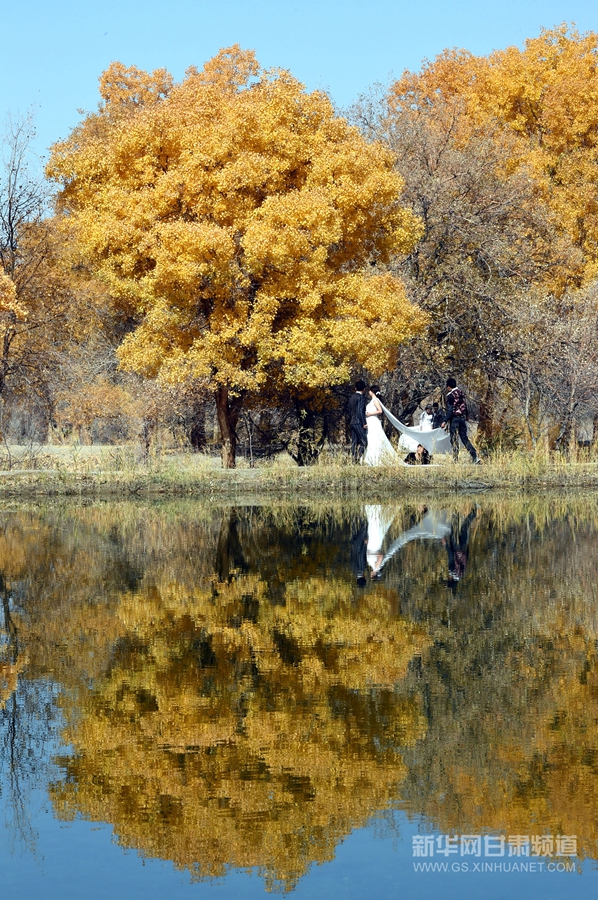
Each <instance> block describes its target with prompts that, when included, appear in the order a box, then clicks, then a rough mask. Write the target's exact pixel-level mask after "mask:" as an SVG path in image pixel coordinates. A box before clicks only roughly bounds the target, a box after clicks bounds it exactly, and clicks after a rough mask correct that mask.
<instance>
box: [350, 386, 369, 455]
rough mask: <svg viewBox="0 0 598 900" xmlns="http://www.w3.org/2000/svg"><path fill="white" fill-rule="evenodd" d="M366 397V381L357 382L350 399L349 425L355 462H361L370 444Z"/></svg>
mask: <svg viewBox="0 0 598 900" xmlns="http://www.w3.org/2000/svg"><path fill="white" fill-rule="evenodd" d="M367 403H368V402H367V400H366V397H365V382H364V381H361V379H360V380H359V381H356V382H355V393H354V394H353V396H352V397H351V399H350V400H349V416H350V419H349V425H350V427H351V456H352V457H353V462H360V461H361V458H362V456H363V454H364V453H365V450H366V447H367V445H368V435H367V431H366V429H367V427H368V426H367V420H366V415H365V408H366V406H367Z"/></svg>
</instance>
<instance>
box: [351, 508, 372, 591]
mask: <svg viewBox="0 0 598 900" xmlns="http://www.w3.org/2000/svg"><path fill="white" fill-rule="evenodd" d="M367 542H368V523H367V521H366V520H365V519H363V518H359V519H358V520H357V524H356V527H355V529H354V531H353V535H352V536H351V569H352V570H353V574H354V575H355V579H356V581H357V584H358V586H359V587H365V584H366V577H365V570H366V566H367V556H366V550H367Z"/></svg>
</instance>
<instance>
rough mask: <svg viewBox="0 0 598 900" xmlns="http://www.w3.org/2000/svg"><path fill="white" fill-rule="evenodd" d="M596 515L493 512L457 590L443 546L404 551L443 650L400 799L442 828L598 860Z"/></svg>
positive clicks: (562, 505) (432, 657)
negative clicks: (526, 841)
mask: <svg viewBox="0 0 598 900" xmlns="http://www.w3.org/2000/svg"><path fill="white" fill-rule="evenodd" d="M551 508H552V510H553V511H554V513H555V515H554V517H553V518H551V516H550V509H551ZM464 512H465V509H464V510H463V513H464ZM595 512H596V511H595V506H594V505H593V504H591V503H588V501H587V498H586V499H585V500H584V499H580V500H579V502H577V501H575V500H574V499H571V498H569V499H568V500H567V501H566V502H564V501H560V502H554V501H552V502H551V503H550V504H547V503H546V501H542V502H539V501H537V500H536V501H532V502H525V503H505V502H503V503H500V502H499V503H496V504H493V506H492V508H491V509H488V510H486V511H485V512H482V513H480V514H479V521H478V524H477V531H476V532H475V534H474V536H473V538H472V543H471V548H470V559H469V563H468V567H467V572H466V575H465V578H464V580H463V582H462V583H461V584H460V586H459V591H458V593H457V594H456V595H453V594H452V593H451V592H450V591H449V590H448V589H447V587H446V584H445V582H444V581H442V580H441V578H439V574H441V573H442V571H443V568H444V570H446V559H445V558H444V557H443V551H442V548H440V547H438V548H437V551H436V553H435V552H434V551H433V550H432V548H431V549H430V551H429V552H428V553H427V554H426V555H425V557H424V555H422V554H420V555H419V556H418V555H417V553H416V552H415V550H416V548H406V552H405V555H404V558H403V563H404V565H405V567H406V568H407V569H408V571H409V574H410V578H412V579H413V580H414V581H415V582H416V583H417V585H418V603H419V604H420V609H419V615H420V618H423V619H424V621H426V620H429V621H430V631H431V636H432V637H433V638H434V639H435V641H434V644H433V645H431V647H430V649H429V650H428V651H426V652H425V653H424V656H423V657H422V671H421V673H420V674H419V678H418V681H419V685H420V687H422V686H423V685H422V681H421V679H425V686H426V696H427V697H428V698H429V708H430V720H429V727H428V731H427V735H426V739H425V741H423V742H421V743H420V744H419V745H418V748H417V753H414V754H409V755H408V757H406V762H407V765H408V767H409V775H408V777H407V779H406V781H405V782H404V784H403V788H402V793H403V797H404V802H405V804H406V805H407V806H408V808H410V809H412V810H413V811H416V812H418V813H420V814H424V815H426V816H427V817H428V818H429V819H431V820H432V821H433V822H434V823H435V824H436V825H437V827H438V828H440V829H441V830H442V831H445V832H451V831H453V832H456V833H477V832H479V831H482V830H490V831H493V832H501V833H505V834H530V835H531V834H542V833H551V834H553V835H557V834H574V835H576V836H577V837H578V846H579V849H580V852H581V853H583V854H585V855H589V856H594V855H595V848H596V840H597V839H598V830H597V827H596V823H597V822H598V784H597V782H596V774H597V761H598V690H597V688H598V657H597V655H596V650H595V641H596V638H597V636H598V618H597V617H596V612H595V609H596V587H595V574H594V570H595V563H594V554H595V529H596V517H595ZM540 538H541V539H540ZM497 551H498V552H497ZM406 594H407V592H406ZM424 598H425V599H424ZM409 602H410V601H409V597H408V596H406V599H405V607H408V606H409ZM422 607H423V609H422ZM422 786H425V789H424V790H422Z"/></svg>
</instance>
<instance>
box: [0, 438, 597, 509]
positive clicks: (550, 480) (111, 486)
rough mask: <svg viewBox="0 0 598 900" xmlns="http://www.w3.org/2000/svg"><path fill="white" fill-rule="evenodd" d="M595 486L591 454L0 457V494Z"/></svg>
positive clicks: (48, 451)
mask: <svg viewBox="0 0 598 900" xmlns="http://www.w3.org/2000/svg"><path fill="white" fill-rule="evenodd" d="M555 488H558V489H563V488H564V489H569V488H571V489H573V488H586V489H592V488H596V489H598V459H594V458H589V457H588V458H586V459H576V460H571V459H567V458H565V457H562V456H560V455H547V454H543V453H536V454H521V453H512V454H494V455H492V456H490V457H488V458H487V460H486V461H485V462H484V464H483V465H481V466H472V465H471V464H470V463H469V461H468V457H466V456H465V457H463V456H462V458H461V459H460V460H459V462H458V463H457V464H455V463H454V462H453V461H452V460H451V459H448V458H443V457H440V458H438V464H437V465H435V466H429V467H419V466H412V467H403V466H400V467H399V466H397V467H385V468H375V469H372V468H364V467H361V466H355V465H353V464H351V463H350V462H348V460H347V459H346V457H345V456H344V455H337V456H328V457H324V458H323V459H322V460H321V461H320V462H319V463H318V464H317V465H315V466H311V467H309V468H303V469H300V468H297V467H296V466H295V465H294V464H293V463H292V462H291V460H290V459H289V458H288V457H279V458H277V459H275V460H272V461H269V462H263V463H258V464H256V466H255V467H254V468H250V467H249V465H248V464H247V462H246V461H245V460H240V461H239V465H238V467H237V469H235V470H228V471H225V470H222V469H221V468H220V462H219V460H218V459H217V458H215V457H211V456H207V455H202V454H191V453H173V452H160V453H155V454H153V455H151V456H150V458H149V459H148V460H145V461H144V460H141V459H139V458H138V456H137V453H136V450H135V448H132V447H126V446H124V447H78V446H75V447H40V448H37V449H36V450H35V451H34V450H32V448H11V452H10V454H6V453H5V454H4V459H0V496H5V497H24V498H25V497H35V496H38V497H41V496H85V497H103V496H105V497H131V496H148V497H149V496H160V495H164V496H184V495H190V496H202V497H223V498H227V497H230V498H231V499H238V498H239V497H240V496H243V497H247V498H248V499H251V497H256V498H257V497H288V498H292V497H295V496H296V497H304V498H314V499H315V498H320V499H324V498H328V499H332V498H336V499H341V498H342V499H356V498H363V497H368V498H371V499H376V498H381V499H388V498H389V497H392V496H397V495H404V494H406V493H413V494H418V495H421V494H422V493H430V492H431V493H434V494H450V493H454V492H477V491H480V492H482V491H491V490H501V491H505V490H507V491H514V492H521V491H523V492H541V491H545V490H548V489H555Z"/></svg>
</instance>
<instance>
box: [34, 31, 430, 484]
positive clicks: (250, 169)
mask: <svg viewBox="0 0 598 900" xmlns="http://www.w3.org/2000/svg"><path fill="white" fill-rule="evenodd" d="M100 88H101V95H102V102H101V104H100V107H99V111H98V112H97V113H96V114H93V115H89V116H87V118H86V119H85V120H84V121H83V122H82V123H81V124H80V126H79V127H78V128H76V129H75V130H74V131H73V133H72V134H71V136H70V137H69V138H68V140H66V141H64V142H63V143H59V144H56V145H55V146H54V148H53V153H52V157H51V160H50V164H49V167H48V172H49V174H50V176H51V177H53V178H54V179H56V180H57V181H58V182H59V183H60V185H61V192H60V197H59V205H60V208H61V209H62V211H63V212H64V213H65V222H66V224H67V225H68V227H69V228H70V229H72V231H73V233H74V234H75V236H76V239H77V243H78V247H79V249H80V252H81V254H82V256H83V258H84V259H85V260H86V261H87V262H88V264H91V266H92V267H93V269H94V270H95V271H96V272H97V273H99V275H101V276H102V277H103V278H104V280H105V281H106V282H107V284H108V285H109V289H110V291H111V293H112V295H113V296H114V297H115V298H116V300H117V301H118V302H119V303H120V304H121V306H124V307H125V308H126V309H127V310H128V311H130V314H131V318H132V320H133V321H134V327H133V328H132V330H131V331H130V332H129V334H128V335H127V337H126V338H125V340H124V341H123V343H122V346H121V347H120V359H121V364H122V366H123V367H125V368H127V369H129V370H132V371H135V372H138V373H141V374H143V375H146V376H159V377H161V378H162V379H165V380H168V381H172V382H175V383H177V382H178V383H182V382H183V381H184V380H186V379H187V378H189V377H193V378H195V379H198V380H199V381H200V382H202V381H203V383H204V384H205V385H207V386H209V387H210V389H212V390H213V392H214V394H215V398H216V404H217V411H218V420H219V424H220V429H221V433H222V442H223V463H224V465H225V466H228V467H231V466H234V460H235V443H236V442H235V425H236V421H237V418H238V415H239V411H240V408H241V405H242V402H243V397H244V396H246V395H247V394H248V393H251V392H253V393H255V392H260V391H262V390H265V389H267V388H269V389H272V388H274V390H276V386H277V385H278V386H280V389H283V388H284V389H289V388H291V389H295V390H298V391H301V390H302V389H304V388H305V387H306V386H307V387H309V388H310V389H318V388H322V387H323V386H327V385H329V384H338V383H340V382H342V381H343V380H346V379H347V378H348V377H349V375H350V370H351V366H352V365H354V364H355V363H359V364H367V366H368V368H369V369H370V371H372V372H381V371H383V370H385V369H386V368H387V367H389V366H392V365H393V363H394V361H395V359H396V353H397V348H398V346H399V345H400V344H401V343H403V342H404V341H406V340H408V339H409V338H410V337H411V336H412V335H413V334H414V333H416V332H417V331H419V330H421V328H422V327H423V325H424V323H425V316H424V315H423V314H422V313H421V312H420V311H419V310H417V309H415V308H414V307H413V306H411V304H410V303H409V302H408V301H407V299H406V296H405V293H404V289H403V287H402V284H401V283H400V281H398V280H397V279H396V278H394V277H393V276H392V275H391V274H389V273H388V272H386V271H385V270H384V264H385V262H386V261H387V260H388V259H389V258H390V257H391V256H392V255H393V254H395V253H397V252H405V251H407V250H409V249H410V248H411V247H412V246H413V244H414V242H415V240H416V239H417V237H418V236H419V233H420V225H419V223H418V221H417V219H416V218H415V217H414V216H413V214H412V213H410V212H409V211H406V210H405V209H404V208H403V207H402V206H401V205H400V202H399V197H400V194H401V190H402V187H403V181H402V179H401V177H400V176H399V175H398V174H397V173H396V172H395V171H394V169H393V165H394V157H393V155H392V154H391V153H390V152H389V151H388V150H387V149H385V148H384V147H382V146H381V145H380V144H371V143H367V142H366V141H365V140H364V139H363V137H362V136H361V135H360V134H359V132H358V131H357V129H355V128H353V127H351V126H350V125H349V124H348V123H347V122H346V121H345V119H343V118H340V117H339V116H337V115H336V114H335V112H334V109H333V107H332V104H331V103H330V101H329V99H328V98H327V97H326V96H325V95H324V94H322V93H321V92H314V93H307V92H306V91H305V89H304V87H303V85H301V84H300V83H299V82H298V81H296V80H295V79H294V78H293V77H292V76H291V75H290V74H289V73H288V72H285V71H279V70H276V71H264V70H263V69H261V68H260V67H259V65H258V63H257V61H256V59H255V57H254V54H253V53H252V52H248V51H242V50H240V48H239V47H237V46H235V47H232V48H230V49H228V50H224V51H221V52H220V53H219V54H218V55H217V56H216V57H215V58H214V59H212V60H211V61H210V62H208V63H207V64H206V65H205V66H204V68H203V70H202V71H201V72H200V71H198V70H196V69H194V68H192V69H189V70H188V72H187V74H186V77H185V78H184V79H183V81H182V82H181V83H180V84H176V85H174V84H173V83H172V79H171V78H170V76H168V75H167V74H166V73H165V72H164V71H163V70H160V71H156V72H154V73H153V74H151V75H150V74H148V73H145V72H142V71H140V70H138V69H135V68H125V67H124V66H122V65H120V64H117V63H115V64H113V65H112V66H111V67H110V68H109V69H108V70H107V71H106V72H105V73H104V75H103V76H102V78H101V82H100Z"/></svg>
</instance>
